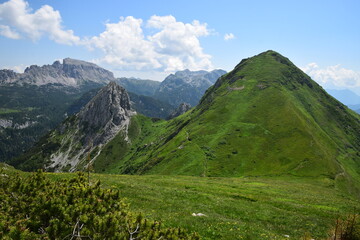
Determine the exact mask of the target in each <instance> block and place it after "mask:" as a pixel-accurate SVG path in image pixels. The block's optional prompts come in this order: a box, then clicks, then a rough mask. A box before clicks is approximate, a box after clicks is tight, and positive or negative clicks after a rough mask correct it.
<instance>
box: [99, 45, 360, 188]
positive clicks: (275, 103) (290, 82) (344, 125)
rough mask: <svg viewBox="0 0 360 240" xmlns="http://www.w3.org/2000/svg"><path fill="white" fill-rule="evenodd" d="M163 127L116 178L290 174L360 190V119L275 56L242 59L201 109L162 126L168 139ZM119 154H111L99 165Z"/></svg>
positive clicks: (127, 157)
mask: <svg viewBox="0 0 360 240" xmlns="http://www.w3.org/2000/svg"><path fill="white" fill-rule="evenodd" d="M159 124H164V123H159ZM146 126H150V125H146ZM141 127H144V126H141V125H139V126H138V128H140V129H141ZM158 128H159V126H158V125H156V123H152V124H151V127H149V129H148V130H147V132H148V133H147V134H148V135H147V136H146V137H145V136H139V137H137V138H136V139H137V140H139V142H136V141H133V143H134V144H135V145H134V146H133V147H132V149H133V150H130V151H129V152H128V153H127V154H124V153H122V155H123V157H121V158H120V159H122V160H120V161H119V160H118V161H117V163H116V164H113V165H112V166H111V167H109V171H110V169H111V172H120V173H138V174H143V173H151V174H182V175H197V176H249V175H250V176H258V175H278V174H290V175H295V176H308V177H310V176H312V177H315V176H326V177H329V178H333V179H337V182H338V183H339V184H342V183H344V184H345V182H346V183H349V182H355V183H354V184H350V185H349V186H353V185H358V184H359V179H360V177H359V176H360V156H359V152H360V134H359V133H360V118H359V116H358V115H356V114H355V113H354V112H352V111H349V110H348V109H347V108H346V107H345V106H344V105H343V104H341V103H340V102H338V101H337V100H335V99H334V98H332V97H331V96H330V95H328V94H327V93H326V92H325V91H324V90H323V89H322V88H321V87H320V86H319V85H317V84H316V83H315V82H314V81H313V80H311V79H310V77H308V76H307V75H306V74H305V73H303V72H302V71H301V70H300V69H298V68H297V67H296V66H295V65H293V64H292V63H291V62H290V61H289V60H288V59H287V58H285V57H283V56H281V55H280V54H278V53H276V52H274V51H267V52H264V53H262V54H259V55H257V56H255V57H252V58H249V59H244V60H242V61H241V63H240V64H239V65H237V66H236V67H235V69H234V70H233V71H232V72H230V73H228V74H226V75H224V76H222V77H221V78H219V79H218V81H217V82H216V84H215V85H214V86H213V87H211V88H210V89H209V90H208V91H207V92H206V94H205V96H204V97H203V98H202V99H201V101H200V104H199V105H198V106H197V107H196V108H195V109H193V110H192V111H190V112H188V113H186V114H184V115H181V116H180V117H178V118H176V119H174V120H172V121H170V122H169V123H167V124H166V126H162V128H163V129H166V130H164V131H163V132H160V133H159V131H156V130H154V129H158ZM139 132H140V130H139ZM141 139H143V140H141ZM105 150H106V147H105ZM111 154H112V153H111V151H103V152H102V153H101V154H100V155H99V159H104V158H106V157H109V156H111ZM134 159H136V161H135V160H134Z"/></svg>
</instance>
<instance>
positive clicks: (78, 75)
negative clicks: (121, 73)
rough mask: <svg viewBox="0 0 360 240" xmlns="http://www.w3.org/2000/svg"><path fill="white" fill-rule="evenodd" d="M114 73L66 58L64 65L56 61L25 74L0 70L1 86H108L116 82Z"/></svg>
mask: <svg viewBox="0 0 360 240" xmlns="http://www.w3.org/2000/svg"><path fill="white" fill-rule="evenodd" d="M114 80H115V78H114V75H113V73H112V72H110V71H108V70H105V69H103V68H101V67H99V66H97V65H96V64H93V63H88V62H84V61H80V60H75V59H70V58H65V59H64V60H63V64H61V63H60V62H59V61H55V62H54V63H53V64H52V65H44V66H42V67H39V66H37V65H31V66H30V67H27V68H26V69H25V71H24V73H14V72H12V71H10V70H0V84H20V85H22V84H34V85H38V86H40V85H45V84H49V83H53V84H62V85H66V86H79V85H82V84H84V83H86V82H94V83H101V84H106V83H108V82H110V81H114Z"/></svg>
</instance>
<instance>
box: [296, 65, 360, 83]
mask: <svg viewBox="0 0 360 240" xmlns="http://www.w3.org/2000/svg"><path fill="white" fill-rule="evenodd" d="M302 70H303V71H304V72H305V73H307V74H308V75H310V76H311V77H312V78H313V79H314V80H315V81H317V82H318V83H319V84H320V85H322V86H324V87H333V86H335V87H345V88H353V87H360V73H359V72H356V71H353V70H351V69H346V68H343V67H341V65H340V64H338V65H334V66H328V67H324V68H321V67H319V66H318V64H317V63H309V64H308V65H306V66H305V67H303V68H302Z"/></svg>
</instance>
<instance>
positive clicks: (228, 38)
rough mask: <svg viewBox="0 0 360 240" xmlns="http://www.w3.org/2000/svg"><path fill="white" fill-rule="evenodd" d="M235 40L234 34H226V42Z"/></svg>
mask: <svg viewBox="0 0 360 240" xmlns="http://www.w3.org/2000/svg"><path fill="white" fill-rule="evenodd" d="M234 38H235V35H234V34H232V33H226V34H225V35H224V40H225V41H228V40H231V39H234Z"/></svg>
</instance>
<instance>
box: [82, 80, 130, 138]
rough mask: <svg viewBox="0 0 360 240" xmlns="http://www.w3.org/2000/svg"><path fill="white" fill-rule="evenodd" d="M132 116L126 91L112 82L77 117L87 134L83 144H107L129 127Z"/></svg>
mask: <svg viewBox="0 0 360 240" xmlns="http://www.w3.org/2000/svg"><path fill="white" fill-rule="evenodd" d="M131 115H132V112H131V109H130V99H129V95H128V94H127V92H126V90H125V89H124V88H122V87H120V86H119V85H117V84H116V83H115V82H110V83H109V84H108V85H107V86H106V87H105V88H102V89H101V90H100V91H99V93H98V94H97V95H96V96H95V97H94V98H93V99H92V100H91V101H90V102H89V103H88V104H87V105H86V106H85V107H84V109H82V110H81V111H80V112H79V114H78V115H77V116H78V118H79V124H78V125H79V128H80V129H81V130H82V131H83V132H84V133H85V136H84V137H83V144H89V143H92V144H94V145H99V144H103V143H105V142H107V141H108V140H109V139H111V138H112V137H113V136H114V135H115V134H117V133H118V131H119V129H121V128H123V127H127V125H128V121H129V119H130V116H131ZM98 131H100V132H101V134H99V133H98Z"/></svg>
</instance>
